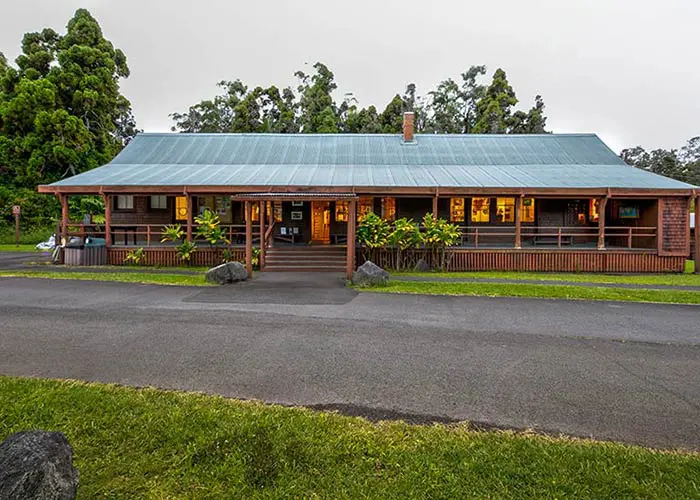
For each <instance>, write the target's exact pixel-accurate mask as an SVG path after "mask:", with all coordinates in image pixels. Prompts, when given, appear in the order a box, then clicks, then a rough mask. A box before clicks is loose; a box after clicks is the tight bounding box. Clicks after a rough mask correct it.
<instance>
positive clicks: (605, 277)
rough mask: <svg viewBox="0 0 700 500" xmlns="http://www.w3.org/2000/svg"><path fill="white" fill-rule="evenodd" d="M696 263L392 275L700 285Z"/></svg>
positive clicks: (403, 273)
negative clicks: (625, 269) (658, 268)
mask: <svg viewBox="0 0 700 500" xmlns="http://www.w3.org/2000/svg"><path fill="white" fill-rule="evenodd" d="M692 266H693V261H687V262H686V272H685V273H684V274H640V275H625V274H599V273H537V272H512V271H486V272H466V273H437V272H428V273H412V272H400V273H392V274H396V275H397V276H421V277H425V278H436V277H437V278H498V279H514V280H542V281H572V282H577V283H586V282H587V283H629V284H636V285H679V286H683V285H685V286H700V274H691V273H692V270H693V267H692Z"/></svg>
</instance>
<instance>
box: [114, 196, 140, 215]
mask: <svg viewBox="0 0 700 500" xmlns="http://www.w3.org/2000/svg"><path fill="white" fill-rule="evenodd" d="M134 198H135V197H134V195H133V194H118V195H116V196H115V197H114V207H113V208H114V210H115V211H118V212H133V211H134V210H135V203H134ZM121 200H130V203H128V205H130V206H127V207H121V206H120V201H121Z"/></svg>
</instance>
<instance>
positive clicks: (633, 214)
mask: <svg viewBox="0 0 700 500" xmlns="http://www.w3.org/2000/svg"><path fill="white" fill-rule="evenodd" d="M620 219H639V207H635V206H631V205H622V206H621V207H620Z"/></svg>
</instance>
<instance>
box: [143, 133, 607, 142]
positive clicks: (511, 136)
mask: <svg viewBox="0 0 700 500" xmlns="http://www.w3.org/2000/svg"><path fill="white" fill-rule="evenodd" d="M140 136H149V137H163V136H166V137H169V136H173V137H180V136H182V137H191V136H194V137H212V136H214V137H401V133H400V132H397V133H393V134H387V133H382V134H349V133H339V134H328V133H324V134H304V133H300V132H295V133H292V134H285V133H281V132H140V133H138V134H137V135H136V137H140ZM415 137H436V138H437V137H439V138H446V139H447V138H449V139H451V138H490V137H508V138H518V137H542V138H546V137H597V138H598V139H599V140H600V141H601V142H603V141H602V139H600V137H598V134H596V133H595V132H564V133H552V134H430V133H417V134H415Z"/></svg>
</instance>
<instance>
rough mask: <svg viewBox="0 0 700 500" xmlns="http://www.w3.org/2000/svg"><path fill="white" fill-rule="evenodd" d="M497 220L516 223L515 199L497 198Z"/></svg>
mask: <svg viewBox="0 0 700 500" xmlns="http://www.w3.org/2000/svg"><path fill="white" fill-rule="evenodd" d="M496 220H497V221H498V222H515V198H496Z"/></svg>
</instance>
